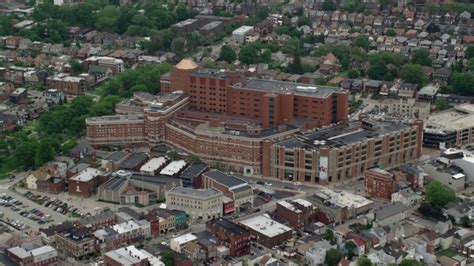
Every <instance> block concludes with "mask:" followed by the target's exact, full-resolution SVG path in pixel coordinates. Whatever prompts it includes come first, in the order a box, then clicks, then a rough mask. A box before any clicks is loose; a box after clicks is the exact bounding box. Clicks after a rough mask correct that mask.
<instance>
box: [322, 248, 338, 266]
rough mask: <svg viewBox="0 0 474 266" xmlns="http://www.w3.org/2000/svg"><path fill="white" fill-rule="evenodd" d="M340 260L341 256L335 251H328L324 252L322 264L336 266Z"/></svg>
mask: <svg viewBox="0 0 474 266" xmlns="http://www.w3.org/2000/svg"><path fill="white" fill-rule="evenodd" d="M341 259H342V254H341V252H339V250H337V249H334V248H332V249H329V250H328V251H326V256H325V257H324V262H325V263H326V264H327V265H328V266H336V265H337V264H338V263H339V261H340V260H341Z"/></svg>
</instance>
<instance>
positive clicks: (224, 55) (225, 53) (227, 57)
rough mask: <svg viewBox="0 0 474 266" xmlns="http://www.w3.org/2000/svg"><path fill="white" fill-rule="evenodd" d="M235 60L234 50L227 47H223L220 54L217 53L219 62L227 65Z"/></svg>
mask: <svg viewBox="0 0 474 266" xmlns="http://www.w3.org/2000/svg"><path fill="white" fill-rule="evenodd" d="M236 59H237V54H236V53H235V51H234V49H232V47H230V46H229V45H224V46H222V48H221V52H220V53H219V60H223V61H226V62H227V63H229V64H230V63H232V62H234V61H235V60H236Z"/></svg>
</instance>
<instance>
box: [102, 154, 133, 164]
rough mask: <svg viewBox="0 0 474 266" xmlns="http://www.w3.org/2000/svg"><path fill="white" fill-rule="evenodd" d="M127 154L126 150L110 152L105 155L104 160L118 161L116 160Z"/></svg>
mask: <svg viewBox="0 0 474 266" xmlns="http://www.w3.org/2000/svg"><path fill="white" fill-rule="evenodd" d="M127 155H128V152H127V151H115V152H113V153H112V154H110V155H109V156H107V157H105V159H104V160H107V161H112V162H118V161H120V160H122V159H123V158H125V157H126V156H127Z"/></svg>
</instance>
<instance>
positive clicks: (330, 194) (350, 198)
mask: <svg viewBox="0 0 474 266" xmlns="http://www.w3.org/2000/svg"><path fill="white" fill-rule="evenodd" d="M315 195H316V196H317V197H319V198H321V199H323V200H324V201H328V202H330V203H333V204H334V205H337V206H347V207H350V208H355V209H358V208H362V207H365V206H367V205H370V204H373V203H374V202H373V201H371V200H369V199H366V198H365V197H363V196H359V195H355V194H352V193H348V192H336V191H334V190H330V189H323V190H320V191H318V192H316V193H315Z"/></svg>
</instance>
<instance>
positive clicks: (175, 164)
mask: <svg viewBox="0 0 474 266" xmlns="http://www.w3.org/2000/svg"><path fill="white" fill-rule="evenodd" d="M186 164H187V163H186V161H185V160H177V161H172V162H171V163H169V164H168V165H167V166H166V167H165V168H163V170H161V172H160V174H161V175H168V176H173V175H175V174H177V173H179V171H181V170H182V169H183V168H184V167H185V166H186Z"/></svg>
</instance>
